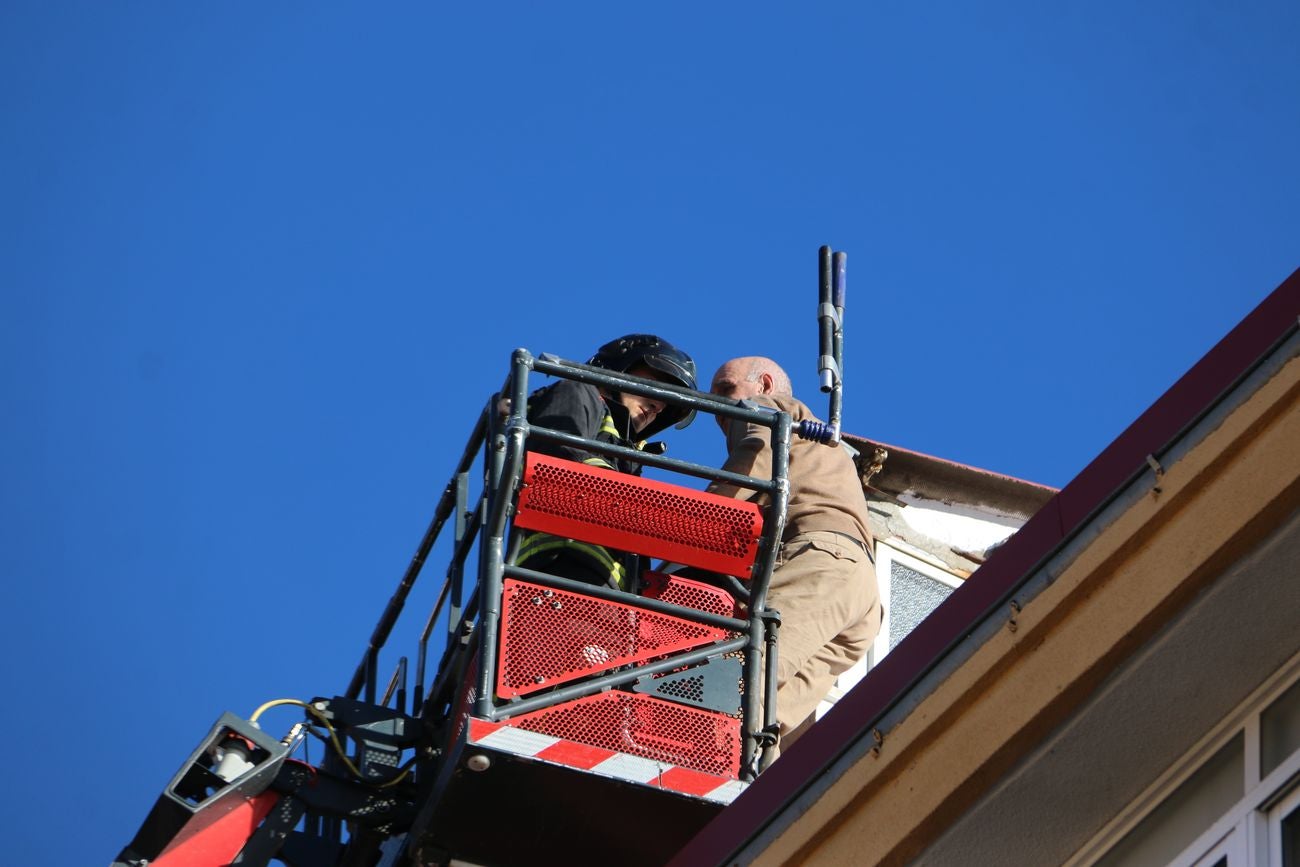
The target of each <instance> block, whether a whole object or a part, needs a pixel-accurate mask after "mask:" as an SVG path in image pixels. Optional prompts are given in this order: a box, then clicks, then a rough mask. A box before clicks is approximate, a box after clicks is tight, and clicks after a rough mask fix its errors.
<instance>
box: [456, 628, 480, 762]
mask: <svg viewBox="0 0 1300 867" xmlns="http://www.w3.org/2000/svg"><path fill="white" fill-rule="evenodd" d="M478 661H479V652H478V651H477V650H475V651H474V655H473V656H472V657H471V658H470V660H469V662H468V663H467V664H466V665H465V674H464V680H463V681H462V682H461V686H460V695H459V696H458V697H457V699H456V702H455V704H453V705H452V713H453V714H454V716H453V719H455V720H456V729H455V733H454V734H453V735H452V737H451V742H452V743H455V742H456V741H458V740H460V735H461V732H463V731H464V730H465V721H466V720H468V719H469V715H470V713H472V712H473V710H474V699H475V698H477V697H478V691H477V690H476V689H475V687H474V684H476V683H478Z"/></svg>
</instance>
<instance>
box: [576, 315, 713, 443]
mask: <svg viewBox="0 0 1300 867" xmlns="http://www.w3.org/2000/svg"><path fill="white" fill-rule="evenodd" d="M587 363H588V364H590V365H592V366H594V367H603V368H605V369H606V370H617V371H618V372H619V373H627V372H628V371H629V370H631V369H632V368H633V367H635V366H636V365H638V364H645V365H647V366H649V367H651V368H653V369H654V370H657V371H659V372H660V373H662V374H664V376H666V377H668V379H669V381H670V382H673V383H675V384H677V385H681V386H685V387H686V388H695V387H696V385H695V362H694V361H693V360H692V359H691V357H690V356H689V355H687V354H686V353H685V352H682V351H681V350H680V349H678V348H677V347H676V346H673V345H672V344H671V343H669V342H668V341H667V340H664V339H663V338H662V337H656V336H655V335H653V334H626V335H624V336H622V337H620V338H618V339H617V340H611V341H610V342H609V343H606V344H605V345H604V346H602V347H601V348H600V349H597V350H596V354H595V355H593V356H592V357H591V358H589V359H588V360H587ZM694 418H695V410H693V409H692V410H688V409H687V408H685V407H681V406H666V407H664V411H663V412H661V413H659V415H658V416H657V417H656V418H655V420H654V421H652V422H651V423H650V424H649V425H648V426H647V427H646V428H644V429H643V430H642V431H641V432H640V436H643V437H646V438H649V437H652V436H654V435H655V434H657V433H659V432H660V431H662V430H665V429H666V428H668V427H670V426H673V425H675V426H676V427H678V428H679V429H680V428H684V427H686V426H687V425H688V424H690V423H691V421H692V420H693V419H694Z"/></svg>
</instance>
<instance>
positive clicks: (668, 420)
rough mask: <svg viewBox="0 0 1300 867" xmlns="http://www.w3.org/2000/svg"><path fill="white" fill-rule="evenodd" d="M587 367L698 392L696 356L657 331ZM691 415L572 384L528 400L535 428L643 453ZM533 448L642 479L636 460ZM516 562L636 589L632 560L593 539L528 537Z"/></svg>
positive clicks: (606, 350)
mask: <svg viewBox="0 0 1300 867" xmlns="http://www.w3.org/2000/svg"><path fill="white" fill-rule="evenodd" d="M587 363H588V364H590V365H593V366H595V367H602V368H604V369H606V370H614V371H618V372H620V373H627V374H631V375H632V376H637V377H641V378H643V379H653V380H656V381H658V382H665V383H672V384H674V385H681V386H685V387H686V388H695V387H696V386H695V362H694V361H692V360H691V357H690V356H689V355H687V354H686V353H685V352H682V351H681V350H680V349H678V348H677V347H675V346H673V345H672V344H671V343H669V342H668V341H667V340H664V339H663V338H660V337H656V336H655V335H653V334H628V335H625V336H623V337H620V338H618V339H617V340H611V341H610V342H609V343H606V344H605V345H604V346H602V347H600V349H598V350H596V354H595V355H593V356H592V357H591V358H590V359H588V361H587ZM694 416H695V412H694V410H688V409H686V408H684V407H676V406H670V405H668V404H666V403H664V402H663V401H661V400H656V399H655V398H650V397H642V396H640V395H635V394H628V393H626V392H619V391H614V390H612V389H608V388H597V387H596V386H594V385H589V384H587V383H582V382H574V381H572V380H567V379H562V380H559V381H558V382H555V383H554V384H552V385H548V386H546V387H545V388H542V389H539V390H538V391H535V392H533V394H532V395H531V396H530V397H529V398H528V421H529V423H530V424H533V425H537V426H538V427H545V428H551V429H554V430H558V431H563V432H565V433H570V434H575V435H577V436H580V437H583V438H585V439H592V440H597V441H600V442H607V443H615V444H618V445H622V446H627V447H630V448H634V449H638V450H641V449H644V448H645V447H646V441H647V440H648V439H649V438H650V437H652V436H654V435H655V434H657V433H659V432H661V431H663V430H666V429H667V428H669V427H672V426H676V427H677V428H684V427H686V426H687V425H688V424H690V423H691V420H692V419H693V418H694ZM528 447H529V449H531V450H532V451H535V452H540V453H542V454H548V455H553V456H555V457H560V458H567V459H568V460H572V461H579V462H581V463H584V464H588V465H590V466H597V467H605V468H606V469H611V470H616V471H618V472H623V473H630V474H632V475H637V476H639V475H640V474H641V465H640V464H639V463H636V462H635V461H631V460H624V459H616V458H612V457H608V456H605V455H598V454H595V453H592V452H587V451H583V450H581V449H577V448H573V447H571V446H567V445H564V444H561V443H555V442H547V441H545V440H542V439H540V438H538V439H535V440H532V441H530V443H529V446H528ZM515 563H516V565H518V566H522V567H524V568H527V569H534V570H536V571H538V572H546V573H548V574H551V575H559V576H562V577H565V578H572V579H574V580H576V581H582V582H585V583H588V584H597V585H605V586H608V587H615V588H618V589H620V590H635V589H636V588H634V587H631V586H630V576H631V575H632V574H633V573H632V571H631V568H630V567H631V566H632V565H633V555H627V554H620V553H617V552H612V551H610V550H609V549H607V548H605V547H603V546H601V545H594V544H591V543H589V542H580V541H575V540H573V539H564V538H560V537H558V536H552V535H549V534H547V533H537V532H531V533H526V534H525V535H524V536H523V538H522V539H521V541H520V544H519V548H518V554H517V556H516V560H515Z"/></svg>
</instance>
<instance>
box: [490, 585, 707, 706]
mask: <svg viewBox="0 0 1300 867" xmlns="http://www.w3.org/2000/svg"><path fill="white" fill-rule="evenodd" d="M726 636H727V633H726V632H725V631H724V630H722V629H716V628H714V627H712V626H705V625H704V624H702V623H692V622H691V621H689V620H683V619H682V618H680V617H672V616H670V615H667V614H656V613H654V612H651V611H643V610H641V609H639V608H635V607H633V606H631V605H623V604H621V603H618V602H606V601H604V600H601V599H595V598H592V597H591V596H586V595H583V594H581V593H568V592H566V591H564V590H551V589H549V588H545V587H541V586H540V585H537V584H530V583H528V582H525V581H516V580H515V579H513V578H507V579H506V580H505V582H504V593H503V599H502V605H501V645H500V660H499V662H498V665H497V694H498V695H500V696H502V697H503V698H514V697H516V696H520V695H526V694H528V693H530V692H536V691H537V690H539V689H547V688H550V687H552V686H555V685H556V684H560V683H565V682H567V681H571V680H576V679H577V678H579V677H586V676H587V675H590V674H595V673H596V672H599V671H605V670H607V669H611V668H615V667H617V666H620V665H628V664H631V663H640V662H645V661H647V660H650V659H654V658H656V657H660V656H664V655H666V654H669V653H676V652H678V651H682V650H690V649H691V648H694V647H700V646H701V645H705V644H708V643H710V642H713V641H719V640H721V639H723V638H725V637H726Z"/></svg>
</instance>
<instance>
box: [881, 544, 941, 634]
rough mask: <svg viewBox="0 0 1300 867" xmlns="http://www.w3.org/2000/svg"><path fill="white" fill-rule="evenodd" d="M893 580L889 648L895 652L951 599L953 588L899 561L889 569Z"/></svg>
mask: <svg viewBox="0 0 1300 867" xmlns="http://www.w3.org/2000/svg"><path fill="white" fill-rule="evenodd" d="M889 581H890V593H889V602H890V608H889V649H890V650H893V649H894V648H895V647H897V646H898V642H900V641H902V640H903V639H904V638H906V637H907V634H908V633H909V632H911V631H912V630H913V629H915V628H916V627H917V626H919V625H920V623H921V621H922V620H924V619H925V618H926V616H927V615H928V614H929V613H930V612H931V611H933V610H934V609H936V608H938V607H939V603H940V602H942V601H943V600H945V599H947V598H948V596H949V594H951V593H952V588H951V587H949V586H948V585H947V584H944V583H943V582H941V581H936V580H934V579H933V578H930V577H929V576H926V575H922V574H921V573H920V572H918V571H916V570H915V569H909V568H908V567H906V566H904V565H903V564H902V563H898V562H895V563H894V564H893V566H892V567H891V568H890V570H889Z"/></svg>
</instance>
